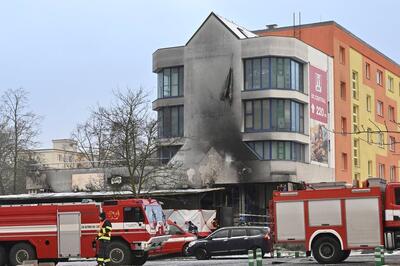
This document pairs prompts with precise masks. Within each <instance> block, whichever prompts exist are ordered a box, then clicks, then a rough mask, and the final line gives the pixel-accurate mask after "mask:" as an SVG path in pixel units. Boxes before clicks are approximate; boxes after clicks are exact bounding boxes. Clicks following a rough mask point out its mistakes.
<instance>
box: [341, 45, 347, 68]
mask: <svg viewBox="0 0 400 266" xmlns="http://www.w3.org/2000/svg"><path fill="white" fill-rule="evenodd" d="M339 62H340V63H341V64H343V65H344V64H345V63H346V53H345V49H344V47H342V46H340V47H339Z"/></svg>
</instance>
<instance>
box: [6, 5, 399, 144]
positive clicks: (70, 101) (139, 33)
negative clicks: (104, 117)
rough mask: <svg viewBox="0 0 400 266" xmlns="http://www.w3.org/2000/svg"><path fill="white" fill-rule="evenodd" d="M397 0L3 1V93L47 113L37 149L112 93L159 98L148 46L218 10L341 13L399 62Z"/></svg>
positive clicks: (342, 20)
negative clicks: (19, 95) (17, 93)
mask: <svg viewBox="0 0 400 266" xmlns="http://www.w3.org/2000/svg"><path fill="white" fill-rule="evenodd" d="M399 9H400V1H396V0H381V1H356V0H347V1H343V0H335V1H320V0H319V1H313V0H302V1H301V0H297V1H295V0H279V1H270V0H264V1H262V0H254V1H252V0H246V1H244V0H242V1H238V0H214V1H212V0H199V1H197V0H192V1H190V0H158V1H156V0H144V1H135V0H130V1H128V0H112V1H111V0H109V1H103V0H57V1H54V0H0V94H1V93H2V92H4V90H6V89H10V88H24V89H25V90H26V91H27V92H28V93H29V105H30V109H31V110H32V111H34V112H35V113H37V114H38V115H40V116H42V121H41V134H40V136H39V137H38V140H39V142H40V144H39V147H41V148H49V147H51V140H52V139H57V138H69V137H70V135H71V131H72V130H73V129H74V128H75V127H76V125H77V123H80V122H83V121H85V119H86V118H87V117H88V116H89V113H90V110H91V108H93V107H94V106H96V105H97V104H100V105H108V104H110V101H111V99H112V91H113V90H115V89H125V88H128V87H129V88H132V89H135V88H143V89H144V90H145V91H147V92H148V94H149V100H151V101H153V100H154V99H155V97H156V89H155V88H156V74H154V73H152V53H153V52H154V51H155V50H156V49H158V48H162V47H170V46H179V45H184V44H185V43H186V42H187V41H188V39H189V38H190V37H191V36H192V35H193V33H194V32H195V31H196V30H197V28H198V27H199V26H200V25H201V23H202V22H203V21H204V20H205V18H206V17H207V16H208V15H209V13H210V12H212V11H214V12H215V13H217V14H218V15H221V16H223V17H225V18H227V19H229V20H232V21H234V22H235V23H236V24H238V25H241V26H243V27H245V28H247V29H249V30H256V29H263V28H265V25H267V24H274V23H276V24H278V26H290V25H292V24H293V13H294V12H296V14H298V12H301V22H302V23H303V24H304V23H314V22H320V21H327V20H335V21H336V22H338V23H339V24H341V25H342V26H344V27H345V28H347V29H348V30H350V31H351V32H352V33H353V34H355V35H357V36H358V37H360V38H361V39H363V40H364V41H366V42H368V43H369V44H370V45H372V46H373V47H375V48H377V49H378V50H380V51H381V52H382V53H384V54H385V55H387V56H389V57H390V58H392V59H393V60H394V61H396V62H397V63H400V49H399V43H400V34H398V33H399V29H400V20H399V19H398V16H399V14H398V11H399Z"/></svg>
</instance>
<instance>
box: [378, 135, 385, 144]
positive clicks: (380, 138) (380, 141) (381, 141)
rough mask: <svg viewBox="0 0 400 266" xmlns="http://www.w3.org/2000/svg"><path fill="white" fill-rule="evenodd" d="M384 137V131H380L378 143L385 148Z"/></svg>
mask: <svg viewBox="0 0 400 266" xmlns="http://www.w3.org/2000/svg"><path fill="white" fill-rule="evenodd" d="M383 137H384V135H383V132H379V133H378V145H379V147H380V148H383Z"/></svg>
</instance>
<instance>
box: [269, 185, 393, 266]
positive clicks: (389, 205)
mask: <svg viewBox="0 0 400 266" xmlns="http://www.w3.org/2000/svg"><path fill="white" fill-rule="evenodd" d="M270 208H271V210H272V212H271V214H272V223H273V228H274V240H275V244H278V245H279V244H280V245H282V244H284V245H288V246H290V245H291V244H293V245H297V246H303V247H304V249H305V250H306V251H307V253H308V254H309V255H310V254H311V252H312V254H313V257H314V258H315V259H316V260H317V261H318V262H319V263H338V262H341V261H344V260H345V259H346V258H348V256H349V255H350V252H351V250H354V249H373V248H375V247H377V246H380V245H385V247H386V249H389V250H390V249H396V248H399V247H400V183H389V184H386V183H385V182H383V181H382V180H377V179H371V180H368V181H367V185H366V186H365V187H364V188H353V187H342V188H338V187H326V188H317V189H316V188H311V187H308V188H307V189H304V190H297V191H296V190H293V191H275V192H274V193H273V199H272V201H271V202H270Z"/></svg>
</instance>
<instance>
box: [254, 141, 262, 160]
mask: <svg viewBox="0 0 400 266" xmlns="http://www.w3.org/2000/svg"><path fill="white" fill-rule="evenodd" d="M254 151H255V152H256V153H257V155H258V156H259V157H260V158H264V147H263V143H262V142H261V141H257V142H254Z"/></svg>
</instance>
